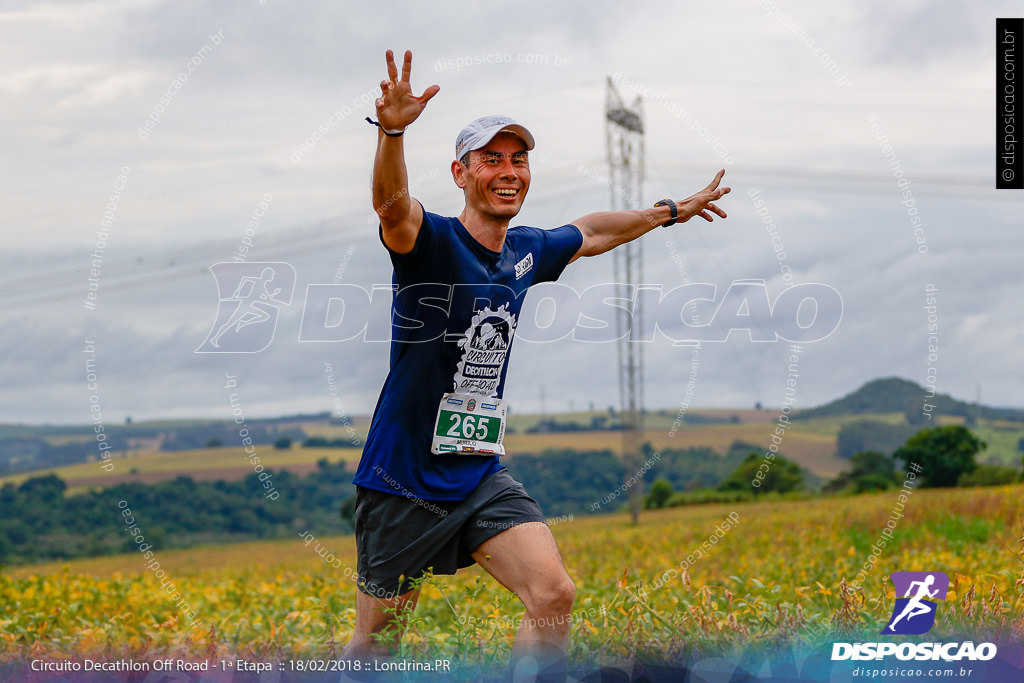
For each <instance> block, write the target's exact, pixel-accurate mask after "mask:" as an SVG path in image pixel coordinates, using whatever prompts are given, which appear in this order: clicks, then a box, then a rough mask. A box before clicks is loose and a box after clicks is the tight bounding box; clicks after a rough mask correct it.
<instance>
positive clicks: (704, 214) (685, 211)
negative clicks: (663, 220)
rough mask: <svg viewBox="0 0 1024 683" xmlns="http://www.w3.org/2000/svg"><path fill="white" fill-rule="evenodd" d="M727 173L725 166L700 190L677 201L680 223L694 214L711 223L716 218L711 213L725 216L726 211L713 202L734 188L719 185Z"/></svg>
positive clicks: (678, 220)
mask: <svg viewBox="0 0 1024 683" xmlns="http://www.w3.org/2000/svg"><path fill="white" fill-rule="evenodd" d="M724 175H725V169H724V168H723V169H722V170H721V171H719V172H718V173H717V174H716V175H715V179H714V180H712V181H711V183H710V184H709V185H708V186H707V187H705V188H704V189H703V190H701V191H700V192H698V193H696V194H694V195H692V196H690V197H687V198H686V199H684V200H682V201H680V202H676V207H677V210H678V211H679V218H678V219H677V222H678V223H684V222H686V221H688V220H690V219H691V218H693V217H694V216H700V217H701V218H703V219H704V220H706V221H708V222H709V223H710V222H711V221H712V220H714V219H713V218H712V217H711V214H712V213H714V214H715V215H717V216H719V217H721V218H725V217H726V215H725V211H722V209H720V208H718V207H717V206H715V205H714V204H712V202H714V201H717V200H719V199H721V198H722V197H723V196H724V195H726V194H729V192H730V191H731V190H732V188H731V187H719V186H718V184H719V183H721V182H722V176H724Z"/></svg>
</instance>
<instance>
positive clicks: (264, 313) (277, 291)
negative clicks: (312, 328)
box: [195, 262, 295, 353]
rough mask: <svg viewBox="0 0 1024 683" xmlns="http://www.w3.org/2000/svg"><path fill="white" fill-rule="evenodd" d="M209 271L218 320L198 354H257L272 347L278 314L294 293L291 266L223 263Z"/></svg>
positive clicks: (214, 322)
mask: <svg viewBox="0 0 1024 683" xmlns="http://www.w3.org/2000/svg"><path fill="white" fill-rule="evenodd" d="M210 272H211V273H213V277H214V278H215V279H216V281H217V298H218V300H219V303H218V306H217V317H216V318H215V319H214V321H213V327H211V328H210V333H209V334H207V335H206V339H205V340H203V343H202V344H200V345H199V348H197V349H196V350H195V353H258V352H260V351H262V350H263V349H265V348H267V347H268V346H270V342H271V341H273V339H274V333H275V332H276V331H277V316H278V312H279V311H280V308H281V306H288V305H290V304H291V302H292V293H293V292H294V291H295V269H294V268H293V267H292V265H291V264H290V263H282V262H274V263H235V262H223V263H215V264H213V265H212V266H210ZM229 292H230V294H229Z"/></svg>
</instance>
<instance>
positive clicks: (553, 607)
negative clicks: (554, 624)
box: [527, 575, 576, 614]
mask: <svg viewBox="0 0 1024 683" xmlns="http://www.w3.org/2000/svg"><path fill="white" fill-rule="evenodd" d="M528 600H529V602H528V603H527V607H528V608H529V609H530V610H531V611H534V612H539V613H543V614H568V613H569V612H571V611H572V603H573V601H575V600H576V586H575V584H573V582H572V579H570V578H569V577H568V575H565V576H562V577H561V578H559V579H557V580H552V581H550V582H547V583H545V584H544V585H538V586H534V587H533V588H532V589H531V590H530V594H529V597H528Z"/></svg>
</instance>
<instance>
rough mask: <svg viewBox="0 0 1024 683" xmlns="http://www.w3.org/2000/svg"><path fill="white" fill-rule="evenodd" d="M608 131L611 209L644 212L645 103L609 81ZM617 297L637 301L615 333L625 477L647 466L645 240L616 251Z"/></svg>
mask: <svg viewBox="0 0 1024 683" xmlns="http://www.w3.org/2000/svg"><path fill="white" fill-rule="evenodd" d="M605 129H606V140H607V147H608V167H609V171H610V173H609V181H610V182H609V187H610V188H611V199H612V204H611V208H612V210H613V211H615V210H623V209H639V208H640V206H641V204H640V189H641V185H642V183H643V181H644V123H643V109H642V106H641V101H640V97H639V96H638V97H637V98H636V101H635V102H634V103H633V105H632V106H631V107H627V106H626V104H625V103H624V102H623V101H622V96H621V95H620V94H619V91H618V90H617V89H616V88H615V84H614V83H612V79H611V78H609V79H608V94H607V97H606V98H605ZM612 257H613V259H612V262H613V267H614V273H615V282H616V296H617V297H619V298H620V299H622V300H625V301H632V302H633V304H632V310H631V311H627V310H625V309H622V308H620V309H618V314H617V316H616V332H617V333H618V334H619V335H620V339H619V403H620V405H621V410H622V454H623V459H624V461H625V464H626V477H627V478H628V477H631V476H633V474H634V473H636V472H637V471H639V470H640V468H641V467H642V466H643V453H642V452H641V442H642V438H643V427H644V425H643V403H644V381H643V377H644V372H643V368H644V363H643V344H639V343H632V342H631V341H630V337H631V336H632V335H631V333H630V329H631V328H632V326H636V328H637V329H642V317H643V309H642V306H641V297H639V296H637V297H635V298H634V296H633V293H634V292H635V291H636V286H637V285H638V284H640V283H641V282H643V240H634V241H632V242H628V243H626V244H624V245H622V246H619V247H618V248H616V249H614V250H613V251H612ZM642 500H643V487H642V486H640V485H634V486H633V487H632V488H631V489H630V491H629V509H630V513H631V514H632V516H633V523H634V524H635V523H636V522H637V520H638V519H639V516H640V508H641V503H642Z"/></svg>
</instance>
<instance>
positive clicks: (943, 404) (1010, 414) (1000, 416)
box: [796, 377, 1024, 422]
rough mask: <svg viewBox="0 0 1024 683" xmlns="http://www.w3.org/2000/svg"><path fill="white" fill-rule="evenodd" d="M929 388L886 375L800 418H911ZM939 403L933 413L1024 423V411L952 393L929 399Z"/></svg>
mask: <svg viewBox="0 0 1024 683" xmlns="http://www.w3.org/2000/svg"><path fill="white" fill-rule="evenodd" d="M925 395H926V390H925V388H924V387H922V386H921V385H920V384H917V383H915V382H911V381H909V380H905V379H902V378H900V377H886V378H884V379H876V380H872V381H870V382H868V383H867V384H865V385H864V386H862V387H861V388H860V389H858V390H857V391H855V392H853V393H852V394H847V395H846V396H843V397H842V398H840V399H837V400H835V401H832V402H831V403H827V404H825V405H823V406H819V407H817V408H812V409H810V410H801V411H800V412H799V414H798V415H796V417H798V418H808V417H835V416H838V415H861V414H865V413H907V415H908V417H910V418H912V419H911V420H909V421H911V422H912V421H913V418H917V417H919V416H920V415H921V409H922V406H923V404H924V400H925ZM928 402H929V403H931V404H932V405H934V406H935V409H934V411H932V412H933V414H940V415H955V416H959V417H964V418H975V417H976V418H981V419H984V420H1015V421H1019V422H1024V410H1018V409H1014V408H991V407H988V406H978V405H977V404H976V403H965V402H963V401H958V400H956V399H955V398H953V397H952V396H950V395H949V394H935V396H933V397H931V398H929V399H928Z"/></svg>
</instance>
